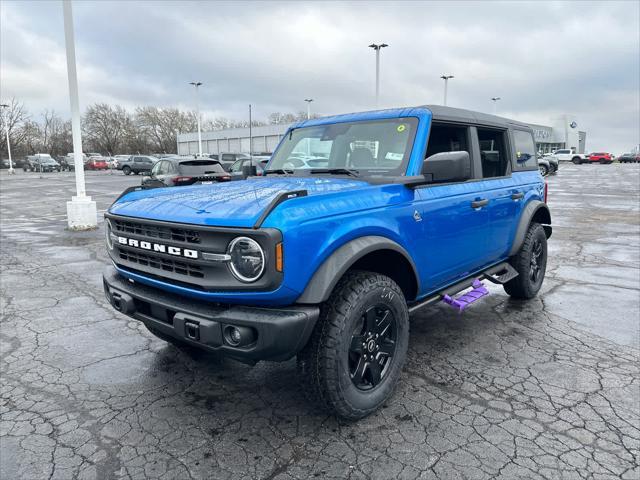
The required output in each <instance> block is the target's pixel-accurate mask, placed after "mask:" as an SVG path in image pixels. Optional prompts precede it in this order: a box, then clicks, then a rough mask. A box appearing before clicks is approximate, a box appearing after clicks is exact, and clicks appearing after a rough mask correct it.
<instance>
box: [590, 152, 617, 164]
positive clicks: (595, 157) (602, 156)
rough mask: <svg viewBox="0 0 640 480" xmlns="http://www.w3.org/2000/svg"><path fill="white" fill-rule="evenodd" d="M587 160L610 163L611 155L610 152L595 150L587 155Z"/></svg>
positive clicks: (611, 160)
mask: <svg viewBox="0 0 640 480" xmlns="http://www.w3.org/2000/svg"><path fill="white" fill-rule="evenodd" d="M589 161H590V162H591V163H593V162H599V163H612V162H613V157H612V156H611V154H610V153H604V152H596V153H592V154H590V155H589Z"/></svg>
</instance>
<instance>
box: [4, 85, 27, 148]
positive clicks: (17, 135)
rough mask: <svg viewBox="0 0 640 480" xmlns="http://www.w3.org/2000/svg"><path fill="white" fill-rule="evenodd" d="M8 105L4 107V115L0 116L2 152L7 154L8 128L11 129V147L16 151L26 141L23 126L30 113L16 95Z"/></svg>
mask: <svg viewBox="0 0 640 480" xmlns="http://www.w3.org/2000/svg"><path fill="white" fill-rule="evenodd" d="M8 105H9V106H8V107H6V108H2V116H1V118H0V127H2V128H0V133H2V135H0V152H2V154H3V155H4V154H7V155H8V152H7V136H6V133H5V132H6V130H7V128H8V129H9V141H10V142H11V148H12V149H13V150H14V153H17V152H19V151H20V148H21V146H22V144H23V142H24V138H25V137H24V132H23V131H22V127H23V125H24V123H25V122H26V121H27V120H28V119H29V114H28V113H27V110H26V109H25V108H24V104H23V103H22V102H18V101H17V100H16V99H15V97H14V98H12V99H11V100H10V101H9V102H8Z"/></svg>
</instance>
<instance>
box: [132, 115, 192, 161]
mask: <svg viewBox="0 0 640 480" xmlns="http://www.w3.org/2000/svg"><path fill="white" fill-rule="evenodd" d="M135 118H136V125H137V127H138V128H139V129H140V130H141V132H142V133H143V134H144V135H145V136H146V137H147V138H148V140H149V143H150V145H151V147H152V149H153V150H154V152H156V153H176V151H177V139H178V133H182V132H193V131H194V130H195V129H196V128H197V127H196V116H195V114H194V113H193V112H181V111H180V110H178V109H177V108H158V107H139V108H137V109H136V114H135Z"/></svg>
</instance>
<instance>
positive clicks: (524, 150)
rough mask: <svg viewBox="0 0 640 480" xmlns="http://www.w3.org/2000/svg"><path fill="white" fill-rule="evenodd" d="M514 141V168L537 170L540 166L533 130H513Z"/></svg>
mask: <svg viewBox="0 0 640 480" xmlns="http://www.w3.org/2000/svg"><path fill="white" fill-rule="evenodd" d="M513 143H514V146H515V150H516V161H515V164H514V165H513V169H514V170H535V169H537V168H538V160H537V158H536V147H535V143H534V142H533V135H531V132H527V131H524V130H513Z"/></svg>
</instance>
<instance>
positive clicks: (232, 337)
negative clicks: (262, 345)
mask: <svg viewBox="0 0 640 480" xmlns="http://www.w3.org/2000/svg"><path fill="white" fill-rule="evenodd" d="M240 340H242V335H240V330H238V329H237V328H236V327H231V328H230V329H229V343H231V344H232V345H240Z"/></svg>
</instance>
